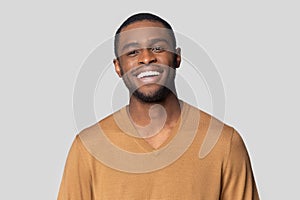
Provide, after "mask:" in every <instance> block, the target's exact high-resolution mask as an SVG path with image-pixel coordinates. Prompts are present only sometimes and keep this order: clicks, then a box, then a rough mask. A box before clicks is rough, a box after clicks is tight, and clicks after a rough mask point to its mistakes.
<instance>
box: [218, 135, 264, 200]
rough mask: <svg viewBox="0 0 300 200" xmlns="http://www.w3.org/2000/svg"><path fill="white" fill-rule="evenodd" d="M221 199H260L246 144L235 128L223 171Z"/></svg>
mask: <svg viewBox="0 0 300 200" xmlns="http://www.w3.org/2000/svg"><path fill="white" fill-rule="evenodd" d="M221 199H222V200H232V199H234V200H259V196H258V192H257V188H256V184H255V180H254V175H253V172H252V168H251V163H250V158H249V155H248V152H247V149H246V146H245V144H244V142H243V140H242V138H241V136H240V135H239V134H238V133H237V132H236V131H235V130H234V131H233V134H232V138H231V144H230V151H229V154H228V159H227V163H226V166H225V169H224V171H223V177H222V193H221Z"/></svg>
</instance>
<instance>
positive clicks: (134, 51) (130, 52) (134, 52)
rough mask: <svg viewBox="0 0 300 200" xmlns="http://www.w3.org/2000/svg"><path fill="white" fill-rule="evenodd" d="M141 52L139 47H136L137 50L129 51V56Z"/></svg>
mask: <svg viewBox="0 0 300 200" xmlns="http://www.w3.org/2000/svg"><path fill="white" fill-rule="evenodd" d="M138 53H139V50H138V49H135V50H132V51H129V52H128V53H127V56H135V55H137V54H138Z"/></svg>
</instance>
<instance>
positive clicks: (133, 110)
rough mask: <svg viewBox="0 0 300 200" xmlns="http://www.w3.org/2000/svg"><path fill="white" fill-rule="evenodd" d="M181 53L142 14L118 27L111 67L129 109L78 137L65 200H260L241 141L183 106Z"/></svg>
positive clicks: (164, 30) (166, 28) (156, 22)
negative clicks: (179, 83)
mask: <svg viewBox="0 0 300 200" xmlns="http://www.w3.org/2000/svg"><path fill="white" fill-rule="evenodd" d="M180 54H181V50H180V48H178V47H176V40H175V36H174V32H173V30H172V28H171V26H170V25H169V24H168V23H167V22H166V21H164V20H163V19H161V18H160V17H158V16H155V15H153V14H149V13H140V14H136V15H133V16H131V17H129V18H128V19H127V20H126V21H125V22H124V23H123V24H122V25H121V26H120V28H119V29H118V30H117V32H116V35H115V55H116V58H115V59H114V60H113V63H114V66H115V71H116V73H117V74H118V76H119V77H121V78H122V79H123V81H124V83H125V85H126V86H127V88H128V89H129V93H130V100H129V105H128V106H125V107H124V108H122V109H120V110H119V111H117V112H115V113H113V114H112V115H110V116H108V117H106V118H105V119H103V120H101V121H100V122H98V123H96V124H95V125H93V126H91V127H89V128H87V129H85V130H83V131H82V132H80V133H79V134H78V135H77V136H76V138H75V140H74V142H73V144H72V147H71V149H70V152H69V155H68V159H67V162H66V166H65V170H64V175H63V178H62V182H61V186H60V191H59V194H58V199H59V200H67V199H72V200H76V199H84V200H89V199H93V200H94V199H101V200H102V199H113V200H116V199H126V200H127V199H128V200H133V199H137V200H141V199H155V200H158V199H161V200H183V199H187V200H195V199H203V200H204V199H205V200H213V199H216V200H217V199H224V200H242V199H243V200H248V199H249V200H250V199H259V197H258V192H257V189H256V185H255V181H254V177H253V173H252V169H251V164H250V159H249V156H248V153H247V150H246V147H245V145H244V143H243V141H242V138H241V137H240V135H239V134H238V133H237V132H236V131H235V129H234V128H232V127H230V126H228V125H225V124H223V123H222V122H220V121H218V120H216V119H215V118H213V117H212V116H210V115H209V114H207V113H204V112H203V111H200V110H198V109H197V108H195V107H193V106H191V105H189V104H187V103H185V102H183V101H181V100H179V99H178V97H177V95H176V89H175V84H174V79H175V74H176V69H177V68H178V67H179V66H180V62H181V55H180Z"/></svg>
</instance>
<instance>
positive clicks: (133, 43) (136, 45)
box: [121, 38, 170, 51]
mask: <svg viewBox="0 0 300 200" xmlns="http://www.w3.org/2000/svg"><path fill="white" fill-rule="evenodd" d="M158 42H165V43H167V44H168V45H170V41H168V40H167V39H165V38H154V39H151V40H150V44H149V46H151V45H153V44H155V43H158ZM139 45H140V44H139V43H138V42H130V43H127V44H125V45H124V46H123V47H122V49H121V51H124V50H125V49H128V48H129V47H138V46H139Z"/></svg>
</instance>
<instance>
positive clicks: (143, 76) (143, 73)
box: [136, 70, 161, 79]
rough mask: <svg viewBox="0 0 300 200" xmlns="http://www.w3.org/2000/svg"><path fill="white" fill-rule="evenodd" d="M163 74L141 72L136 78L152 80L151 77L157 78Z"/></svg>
mask: <svg viewBox="0 0 300 200" xmlns="http://www.w3.org/2000/svg"><path fill="white" fill-rule="evenodd" d="M160 74H161V72H159V71H153V70H151V71H143V72H140V73H138V74H137V75H136V77H137V78H138V79H143V78H150V77H156V76H159V75H160Z"/></svg>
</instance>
